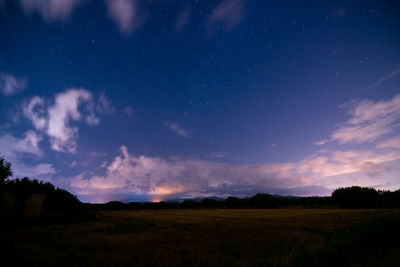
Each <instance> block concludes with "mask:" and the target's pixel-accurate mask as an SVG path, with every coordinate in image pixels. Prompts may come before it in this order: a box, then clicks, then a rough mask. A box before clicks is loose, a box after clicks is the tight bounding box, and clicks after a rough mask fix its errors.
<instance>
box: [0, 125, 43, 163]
mask: <svg viewBox="0 0 400 267" xmlns="http://www.w3.org/2000/svg"><path fill="white" fill-rule="evenodd" d="M42 140H43V137H42V136H40V135H38V134H36V133H35V132H34V131H28V132H26V133H25V137H24V138H23V139H19V138H16V137H14V136H12V135H9V134H4V135H2V136H0V148H1V153H2V154H4V156H5V157H12V156H13V155H14V154H15V153H28V154H33V155H36V156H41V155H42V154H43V152H42V150H41V149H40V148H39V142H40V141H42Z"/></svg>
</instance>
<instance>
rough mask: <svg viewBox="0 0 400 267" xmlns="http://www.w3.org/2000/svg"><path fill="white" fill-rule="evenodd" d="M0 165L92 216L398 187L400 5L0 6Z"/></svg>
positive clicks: (10, 2)
mask: <svg viewBox="0 0 400 267" xmlns="http://www.w3.org/2000/svg"><path fill="white" fill-rule="evenodd" d="M0 154H1V157H4V158H5V159H6V160H7V161H9V162H11V164H12V166H13V170H14V173H15V174H14V177H23V176H29V177H30V178H37V179H39V180H43V181H50V182H51V183H53V184H54V185H56V186H59V187H62V188H65V189H67V190H69V191H70V192H72V193H74V194H76V195H77V196H78V198H79V199H80V200H82V201H86V202H105V201H109V200H122V201H143V200H150V201H160V200H168V199H176V198H193V197H209V196H219V197H227V196H238V197H244V196H249V195H253V194H255V193H258V192H263V193H271V194H282V195H329V194H330V193H331V192H332V190H334V189H336V188H338V187H343V186H350V185H360V186H372V187H375V188H376V189H381V190H383V189H389V190H395V189H399V188H400V3H399V2H397V1H384V0H377V1H368V0H365V1H348V0H346V1H317V0H316V1H261V0H260V1H256V0H254V1H245V0H222V1H221V0H218V1H217V0H215V1H211V0H209V1H207V0H197V1H189V0H187V1H183V0H182V1H177V0H175V1H173V0H169V1H168V0H142V1H140V0H104V1H103V0H102V1H100V0H99V1H97V0H96V1H95V0H0Z"/></svg>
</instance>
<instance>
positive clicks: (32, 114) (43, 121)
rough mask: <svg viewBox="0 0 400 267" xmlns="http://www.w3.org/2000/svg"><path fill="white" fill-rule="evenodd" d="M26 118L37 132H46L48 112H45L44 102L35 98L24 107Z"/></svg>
mask: <svg viewBox="0 0 400 267" xmlns="http://www.w3.org/2000/svg"><path fill="white" fill-rule="evenodd" d="M23 112H24V116H25V117H26V118H28V119H30V120H31V121H32V123H33V125H34V126H35V128H36V130H44V129H45V128H46V127H47V120H48V119H47V118H46V117H45V116H46V111H45V110H44V100H43V98H41V97H38V96H35V97H33V98H32V99H31V101H30V102H29V103H28V104H25V105H24V106H23Z"/></svg>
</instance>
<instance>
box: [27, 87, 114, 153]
mask: <svg viewBox="0 0 400 267" xmlns="http://www.w3.org/2000/svg"><path fill="white" fill-rule="evenodd" d="M101 99H103V100H101ZM100 100H101V101H100V103H101V102H103V103H101V105H100V106H101V107H102V109H103V110H104V109H105V107H107V105H110V104H109V103H108V101H107V100H106V98H105V97H103V98H100ZM104 103H108V104H107V105H106V106H105V104H104ZM95 106H96V104H95V102H94V100H93V95H92V93H91V92H90V91H88V90H85V89H83V88H69V89H67V90H66V91H64V92H61V93H58V94H57V95H56V96H55V99H54V104H53V105H50V106H48V107H45V103H44V100H43V99H42V98H40V97H38V96H35V97H33V98H32V99H31V100H30V102H29V103H27V104H25V105H24V107H23V111H24V115H25V117H26V118H28V119H30V120H31V121H32V123H33V125H34V127H35V129H36V130H39V131H42V132H43V133H45V134H46V135H47V136H49V138H50V144H51V148H52V149H53V150H55V151H60V152H69V153H75V152H76V149H77V145H76V139H77V136H78V128H77V127H74V126H71V125H70V123H71V122H73V121H81V119H82V117H85V121H86V123H87V124H89V125H96V124H98V123H100V119H99V118H97V116H96V114H95V108H94V107H95ZM82 107H84V110H82ZM97 107H99V106H97ZM80 108H81V109H80ZM97 110H99V109H98V108H97ZM82 111H84V114H83V113H82Z"/></svg>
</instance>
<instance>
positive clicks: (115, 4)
mask: <svg viewBox="0 0 400 267" xmlns="http://www.w3.org/2000/svg"><path fill="white" fill-rule="evenodd" d="M106 3H107V9H108V16H109V17H110V18H111V19H112V20H114V22H115V23H117V25H118V27H119V30H120V31H121V33H122V34H125V35H128V34H130V33H132V32H133V31H135V30H137V29H138V28H139V26H140V25H141V24H142V23H143V22H144V19H145V13H144V11H143V9H141V8H140V3H139V1H138V0H106Z"/></svg>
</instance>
